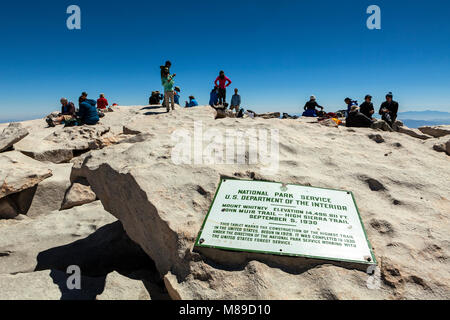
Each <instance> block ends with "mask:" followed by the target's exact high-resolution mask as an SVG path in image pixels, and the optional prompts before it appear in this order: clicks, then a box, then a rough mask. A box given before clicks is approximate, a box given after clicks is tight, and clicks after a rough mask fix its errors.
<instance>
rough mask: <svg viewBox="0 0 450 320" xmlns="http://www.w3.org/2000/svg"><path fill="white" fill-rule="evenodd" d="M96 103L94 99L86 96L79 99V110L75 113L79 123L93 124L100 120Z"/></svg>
mask: <svg viewBox="0 0 450 320" xmlns="http://www.w3.org/2000/svg"><path fill="white" fill-rule="evenodd" d="M96 104H97V103H96V102H95V100H90V99H86V98H84V99H82V100H81V103H80V110H79V111H78V114H77V116H78V118H79V120H80V123H81V124H87V125H95V124H97V123H98V122H99V121H100V117H99V116H98V111H97V108H96V107H95V105H96Z"/></svg>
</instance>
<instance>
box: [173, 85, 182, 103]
mask: <svg viewBox="0 0 450 320" xmlns="http://www.w3.org/2000/svg"><path fill="white" fill-rule="evenodd" d="M180 92H181V89H180V87H175V91H174V96H173V98H174V100H175V103H176V104H177V105H180Z"/></svg>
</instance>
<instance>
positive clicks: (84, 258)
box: [35, 221, 164, 300]
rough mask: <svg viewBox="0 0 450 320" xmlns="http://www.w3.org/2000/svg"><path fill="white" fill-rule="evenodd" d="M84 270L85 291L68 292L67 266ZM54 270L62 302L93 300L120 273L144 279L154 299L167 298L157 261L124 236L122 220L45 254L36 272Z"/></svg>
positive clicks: (49, 250) (83, 289) (54, 279)
mask: <svg viewBox="0 0 450 320" xmlns="http://www.w3.org/2000/svg"><path fill="white" fill-rule="evenodd" d="M70 266H78V267H79V268H80V270H81V277H82V282H83V283H84V284H83V285H82V290H69V289H68V288H67V283H66V282H67V279H68V277H69V276H70V275H68V274H66V271H67V269H68V267H70ZM42 270H52V272H51V276H52V279H53V282H54V283H55V284H57V285H58V286H59V288H60V290H61V294H62V297H61V299H63V300H65V299H70V300H77V299H82V300H90V299H95V297H96V296H97V295H98V294H101V293H102V292H103V290H104V287H105V279H106V276H107V275H108V274H109V273H111V272H113V271H117V272H119V273H120V274H122V275H124V276H126V277H128V278H130V279H134V280H142V281H144V283H145V284H146V287H147V289H148V291H149V293H150V295H151V296H155V297H164V288H163V287H161V285H162V284H163V282H162V280H161V278H160V276H159V274H158V271H157V270H156V267H155V264H154V262H153V261H152V260H151V259H150V258H149V257H148V255H147V254H145V252H144V251H143V250H142V249H141V247H139V246H138V245H137V244H136V243H135V242H133V241H132V240H131V239H130V238H129V237H128V235H127V234H126V233H125V231H124V229H123V226H122V224H121V223H120V221H117V222H114V223H112V224H109V225H106V226H104V227H102V228H100V229H98V230H97V231H96V232H94V233H93V234H91V235H90V236H88V237H87V238H85V239H81V240H78V241H75V242H73V243H70V244H67V245H64V246H60V247H55V248H52V249H48V250H46V251H42V252H40V253H39V254H38V256H37V266H36V269H35V271H42Z"/></svg>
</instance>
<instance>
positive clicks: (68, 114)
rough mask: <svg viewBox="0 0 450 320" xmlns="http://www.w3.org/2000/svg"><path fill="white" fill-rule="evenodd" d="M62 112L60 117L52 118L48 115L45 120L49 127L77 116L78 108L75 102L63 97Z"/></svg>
mask: <svg viewBox="0 0 450 320" xmlns="http://www.w3.org/2000/svg"><path fill="white" fill-rule="evenodd" d="M60 102H61V113H60V114H59V115H58V117H56V118H54V119H52V118H51V117H47V118H46V119H45V121H46V122H47V123H48V126H49V127H54V126H55V125H57V124H63V123H67V122H69V121H71V120H72V119H75V118H76V110H75V105H74V104H73V102H69V101H68V100H67V99H66V98H61V100H60Z"/></svg>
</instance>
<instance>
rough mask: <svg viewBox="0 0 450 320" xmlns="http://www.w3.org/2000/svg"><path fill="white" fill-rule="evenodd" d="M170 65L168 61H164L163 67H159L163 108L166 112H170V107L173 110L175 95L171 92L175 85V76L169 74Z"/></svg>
mask: <svg viewBox="0 0 450 320" xmlns="http://www.w3.org/2000/svg"><path fill="white" fill-rule="evenodd" d="M171 66H172V63H171V62H170V61H166V64H165V65H164V66H161V67H160V68H161V84H162V85H163V87H164V101H163V106H165V107H166V108H167V112H169V111H170V107H172V110H175V100H174V99H175V94H174V91H173V86H174V84H175V82H174V80H173V79H174V78H175V77H176V74H173V75H171V74H170V67H171Z"/></svg>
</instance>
